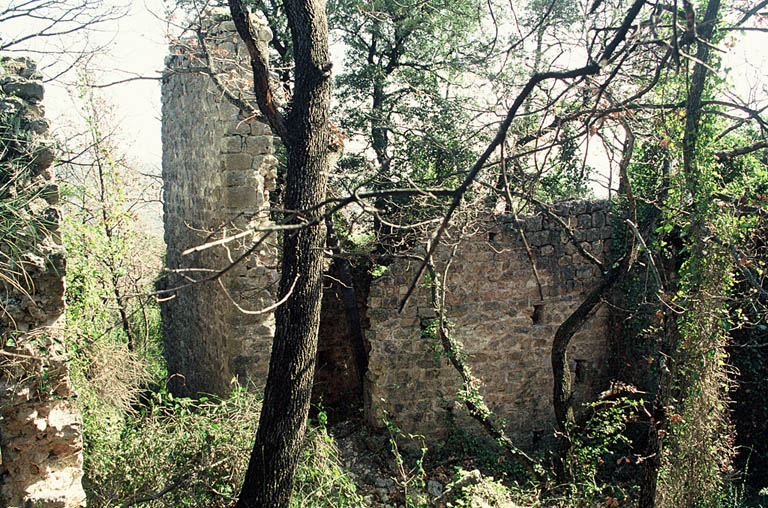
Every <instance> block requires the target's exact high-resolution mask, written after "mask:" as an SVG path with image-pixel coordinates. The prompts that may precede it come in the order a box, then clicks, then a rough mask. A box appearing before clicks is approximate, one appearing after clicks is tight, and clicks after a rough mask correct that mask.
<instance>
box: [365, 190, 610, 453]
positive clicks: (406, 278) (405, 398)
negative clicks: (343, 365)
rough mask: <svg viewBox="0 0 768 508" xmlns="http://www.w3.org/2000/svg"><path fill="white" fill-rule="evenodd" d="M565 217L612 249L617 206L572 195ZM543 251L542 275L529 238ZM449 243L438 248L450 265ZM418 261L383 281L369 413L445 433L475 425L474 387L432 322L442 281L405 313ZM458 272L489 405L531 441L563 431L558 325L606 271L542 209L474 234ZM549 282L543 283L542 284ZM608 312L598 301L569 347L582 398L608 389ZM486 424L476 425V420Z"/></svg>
mask: <svg viewBox="0 0 768 508" xmlns="http://www.w3.org/2000/svg"><path fill="white" fill-rule="evenodd" d="M555 210H556V214H557V215H558V216H560V218H561V219H562V220H563V221H564V222H565V223H567V224H568V225H570V227H571V228H572V230H573V231H574V236H575V238H576V239H577V240H578V241H579V242H580V243H581V245H582V247H584V248H585V250H587V251H588V252H590V253H591V254H593V255H595V256H596V257H598V258H603V257H604V254H605V252H606V246H607V245H609V244H610V238H611V226H610V225H609V222H608V221H609V203H608V202H606V201H599V202H588V201H581V200H576V201H570V202H564V203H561V204H559V205H558V206H557V207H556V209H555ZM521 231H522V233H523V234H524V235H525V237H526V239H527V241H528V242H529V245H530V248H531V254H532V255H533V258H534V260H535V263H536V266H537V271H538V275H539V277H538V281H537V279H536V277H535V276H534V272H533V269H532V266H531V261H530V259H529V257H528V253H527V251H526V249H525V246H524V244H523V241H522V236H521V233H520V232H521ZM448 250H449V249H448V247H444V248H443V247H442V246H441V249H440V250H439V251H438V256H437V259H438V260H439V262H438V263H437V266H436V269H437V271H438V273H443V267H444V264H445V262H446V260H447V254H448ZM417 267H418V265H417V263H416V262H398V263H396V264H394V265H392V266H390V268H389V270H388V272H387V273H386V275H384V276H382V277H380V278H378V279H375V280H374V281H373V282H372V283H371V289H370V297H369V300H368V318H369V320H370V329H368V330H367V331H366V337H367V340H368V343H369V345H370V353H369V360H368V366H369V369H368V373H367V376H366V377H367V387H366V391H365V406H366V416H367V418H368V420H369V422H370V423H372V424H374V425H382V423H381V422H383V416H384V414H386V415H388V417H389V418H391V419H393V420H394V421H395V422H396V423H397V424H398V425H399V426H400V427H401V428H402V429H403V430H405V431H407V432H410V433H419V434H423V435H425V436H426V437H429V438H433V439H434V438H439V437H444V436H445V434H446V432H448V431H449V429H450V428H451V426H452V425H453V424H454V423H458V424H460V425H463V424H468V421H467V418H468V417H466V416H465V411H464V410H463V408H462V404H461V402H460V399H459V398H458V397H457V394H458V393H459V390H460V389H461V388H462V387H461V385H460V379H459V378H458V375H457V374H456V373H455V372H454V371H453V370H452V367H451V366H450V364H449V362H448V360H447V359H446V358H443V357H441V356H440V354H439V353H438V352H439V351H441V350H442V349H441V347H440V345H439V344H438V343H436V341H435V339H433V338H430V336H429V334H428V333H425V329H426V328H427V326H428V325H429V322H430V320H431V319H433V318H434V317H435V313H434V311H433V308H432V303H431V298H430V294H429V291H430V289H429V288H428V287H427V286H426V285H425V284H422V285H420V287H419V289H417V290H416V292H415V293H414V295H413V297H412V298H411V299H410V303H409V305H408V306H406V307H405V309H404V310H403V312H398V304H399V301H400V299H401V298H402V297H403V296H404V295H405V294H406V292H407V290H408V286H409V285H410V283H411V280H412V279H413V277H414V274H415V270H416V268H417ZM447 273H448V276H447V281H446V289H447V292H446V300H445V303H446V318H447V319H448V320H449V321H451V322H452V323H453V325H454V337H455V338H456V339H457V340H459V341H461V342H462V344H463V345H464V348H465V349H464V350H465V352H466V353H467V362H468V364H469V365H470V366H471V368H472V371H473V373H474V374H475V376H476V377H477V378H478V379H479V380H480V382H481V388H480V393H481V394H482V395H483V397H484V399H485V401H486V402H487V403H488V405H489V407H490V408H491V409H493V410H494V411H496V412H497V414H498V415H499V416H502V417H504V418H505V419H506V420H507V423H508V426H507V432H508V433H509V435H510V436H511V437H513V438H514V439H515V442H516V444H518V445H519V446H521V447H523V448H526V449H530V448H533V447H535V446H537V445H542V444H544V443H545V442H548V441H551V438H552V436H553V430H554V423H555V420H554V412H553V409H552V390H553V381H552V368H551V364H550V353H551V350H552V340H553V338H554V335H555V331H556V330H557V327H558V326H559V325H560V324H561V323H562V322H563V321H564V320H565V319H566V318H567V317H568V315H569V313H570V312H572V311H573V310H574V309H575V308H576V307H577V306H578V305H579V303H581V301H582V299H583V298H584V297H585V295H586V293H587V292H588V291H589V290H590V289H592V288H593V287H594V286H596V284H597V282H598V278H599V277H600V274H599V271H598V270H597V268H596V267H595V266H594V265H592V264H591V263H589V262H588V261H587V260H586V259H584V258H583V257H582V256H581V255H580V254H578V252H577V251H576V248H575V247H574V246H573V244H572V243H571V242H570V241H569V239H568V238H567V236H566V234H565V233H564V232H563V231H562V229H561V227H560V226H559V225H558V224H556V223H555V222H553V221H550V220H547V219H545V218H544V217H542V216H541V215H532V216H524V217H520V218H518V221H517V222H516V221H514V219H512V218H509V217H507V218H504V217H498V218H496V219H492V220H488V222H487V223H486V224H485V227H484V228H482V229H481V230H480V231H479V232H477V233H475V234H474V235H472V236H470V237H467V238H465V239H464V240H462V241H461V242H460V243H459V247H458V249H457V251H456V253H455V255H454V256H453V258H452V261H451V264H450V267H449V271H448V272H447ZM539 283H540V284H541V289H539ZM606 318H607V312H606V310H605V309H604V308H603V309H601V310H598V312H597V313H596V315H595V316H593V317H592V318H591V319H590V320H589V321H588V322H587V323H586V324H585V325H584V326H583V327H582V329H581V330H580V331H579V332H578V333H577V334H576V335H575V336H574V338H573V340H572V341H571V345H570V348H569V350H568V356H569V363H570V368H571V375H572V377H573V380H574V390H575V399H576V402H577V403H578V402H581V401H587V400H594V397H595V396H596V395H597V393H598V392H599V391H600V390H601V389H603V388H604V386H603V383H604V381H605V380H604V379H603V378H602V376H601V374H600V373H602V372H605V363H606V360H607V353H608V349H609V348H608V341H607V339H608V337H607V335H608V329H607V319H606ZM472 425H474V424H472Z"/></svg>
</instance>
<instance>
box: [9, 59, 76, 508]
mask: <svg viewBox="0 0 768 508" xmlns="http://www.w3.org/2000/svg"><path fill="white" fill-rule="evenodd" d="M40 80H41V77H40V75H39V74H38V73H37V72H36V71H35V65H34V64H33V63H32V62H31V61H30V60H28V59H24V58H20V59H15V58H7V57H2V58H0V89H2V90H1V93H0V130H2V135H1V136H0V137H1V138H2V141H1V143H2V145H3V146H2V150H0V153H1V155H0V183H1V185H0V200H2V204H3V210H2V212H0V213H2V217H1V220H2V221H3V225H4V227H8V226H9V225H12V226H11V227H12V229H13V230H14V231H15V232H16V233H15V234H14V235H13V237H12V238H13V240H9V236H7V235H6V236H4V240H3V243H0V253H1V255H0V328H1V331H2V335H1V336H0V341H1V342H2V344H1V345H2V349H0V416H1V417H2V418H1V419H0V453H1V455H0V506H8V507H21V506H24V507H26V506H35V507H38V506H40V507H76V506H85V493H84V492H83V488H82V484H81V479H82V476H83V469H82V464H83V457H82V434H81V431H82V421H81V419H80V415H79V413H78V409H77V405H76V403H75V401H74V397H75V394H74V393H73V391H72V387H71V385H70V383H69V373H68V370H67V363H66V354H65V350H64V345H63V343H62V335H63V326H64V273H65V269H66V266H65V258H64V252H63V249H62V246H61V239H60V235H59V233H58V228H59V222H60V213H59V211H58V209H57V208H56V205H57V202H58V188H57V187H56V185H55V183H54V182H53V168H52V166H51V164H52V162H53V158H54V153H53V143H52V142H51V140H50V139H48V136H47V134H48V123H47V121H46V120H45V118H44V116H43V110H42V106H41V105H40V101H41V100H42V97H43V87H42V84H41V81H40ZM12 209H13V210H15V211H16V212H15V213H14V214H13V215H12V216H11V215H9V210H12ZM14 223H15V224H14Z"/></svg>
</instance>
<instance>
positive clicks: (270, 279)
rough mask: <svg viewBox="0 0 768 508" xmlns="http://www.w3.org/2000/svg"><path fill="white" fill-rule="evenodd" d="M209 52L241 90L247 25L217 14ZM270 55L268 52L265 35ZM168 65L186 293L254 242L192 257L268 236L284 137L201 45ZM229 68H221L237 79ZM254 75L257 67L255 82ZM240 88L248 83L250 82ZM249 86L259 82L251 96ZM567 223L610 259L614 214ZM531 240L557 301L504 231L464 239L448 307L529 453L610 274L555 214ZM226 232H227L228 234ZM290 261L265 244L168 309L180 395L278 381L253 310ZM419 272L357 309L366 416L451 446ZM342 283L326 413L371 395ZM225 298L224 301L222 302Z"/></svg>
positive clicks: (585, 373) (581, 213)
mask: <svg viewBox="0 0 768 508" xmlns="http://www.w3.org/2000/svg"><path fill="white" fill-rule="evenodd" d="M212 19H213V22H212V24H211V26H210V28H211V30H210V31H211V32H212V33H213V39H212V41H211V42H210V46H209V53H210V54H215V55H220V56H221V55H223V59H224V60H226V59H227V58H228V59H229V61H230V62H231V65H232V68H231V72H230V73H229V74H228V76H230V77H233V80H234V81H235V82H237V80H242V79H243V78H242V77H243V76H245V75H247V67H248V66H247V65H241V70H238V69H236V68H235V66H236V65H237V64H238V63H239V64H242V63H244V62H243V60H242V59H243V58H244V55H243V53H242V51H243V50H242V49H241V48H239V46H238V45H237V44H236V43H234V42H233V41H234V40H236V36H235V34H234V32H233V30H234V26H233V25H232V22H231V21H230V20H229V19H228V17H227V16H226V15H224V14H222V15H220V16H218V17H217V16H216V15H214V16H213V18H212ZM258 32H259V33H260V38H261V39H262V41H261V43H265V42H266V41H267V40H268V39H269V36H270V34H269V32H268V30H266V29H263V28H262V29H259V30H258ZM174 51H175V53H176V54H174V55H173V56H171V57H170V58H169V59H168V71H167V73H166V76H165V78H164V82H163V118H164V121H163V144H164V155H163V177H164V182H165V183H164V185H165V187H164V189H165V228H166V243H167V245H168V254H167V266H168V268H169V269H170V270H172V271H176V272H177V273H176V274H175V275H174V276H173V277H169V278H168V280H167V281H166V285H167V287H174V286H175V285H180V284H184V283H185V278H184V275H192V276H194V277H198V278H199V277H200V275H199V272H198V273H196V272H179V271H180V270H184V269H190V270H194V269H200V268H205V269H207V270H216V269H220V268H222V267H224V266H226V265H227V264H228V263H229V261H230V260H231V259H232V258H234V257H236V256H237V255H238V254H239V253H240V252H242V249H243V248H244V247H245V246H247V245H248V244H249V242H250V241H252V238H250V237H247V238H245V240H244V242H243V243H242V244H235V243H228V244H227V249H225V248H223V247H221V246H217V247H215V248H211V249H206V250H203V251H199V252H196V253H194V254H191V255H187V256H182V255H181V253H182V252H183V251H184V250H185V249H188V248H190V247H193V246H195V245H200V244H203V243H206V242H210V241H213V240H216V239H218V238H221V237H223V236H226V235H227V234H233V233H236V232H238V231H242V230H243V229H247V228H248V227H249V226H252V225H253V224H256V225H266V224H268V216H267V214H266V213H265V212H264V207H266V206H268V195H267V191H268V190H269V189H271V184H272V182H273V181H274V165H275V163H276V160H275V158H274V157H273V155H272V153H273V150H274V148H273V140H274V138H273V137H272V136H271V135H270V134H269V130H268V128H267V126H266V125H265V124H264V123H262V122H261V121H260V120H258V119H252V118H244V117H243V115H242V113H240V112H239V111H238V110H237V108H235V107H233V106H232V105H231V104H230V103H229V102H228V101H227V100H226V99H225V98H224V97H223V96H222V94H221V92H220V91H219V89H218V88H216V87H215V86H214V85H213V84H212V82H211V80H210V78H209V77H208V76H206V75H204V74H195V73H194V72H191V70H190V69H191V68H194V67H195V66H199V65H200V61H199V59H200V55H199V54H198V53H196V52H195V49H194V48H186V49H185V50H183V51H181V50H178V49H174ZM226 65H227V64H226V62H225V63H224V64H223V67H222V68H224V69H226ZM242 68H245V70H242ZM237 76H240V77H237ZM248 86H250V85H248ZM558 213H559V214H560V215H561V216H562V217H563V218H564V219H565V220H566V221H567V222H569V223H570V225H571V226H572V227H573V229H574V231H575V234H576V236H577V238H578V239H579V241H580V242H584V243H585V246H586V248H588V249H589V250H591V251H592V252H593V253H595V254H596V255H597V256H602V255H603V252H604V250H605V242H606V240H608V239H609V238H610V235H611V228H610V227H609V226H608V225H607V213H608V204H607V203H605V202H598V203H589V202H583V201H577V202H571V203H566V204H562V205H560V206H559V208H558ZM521 227H522V229H523V230H524V232H525V235H526V237H527V238H528V240H529V242H530V244H531V245H532V248H533V255H534V257H535V259H536V263H537V266H538V269H539V274H540V281H541V284H542V290H543V298H540V295H539V289H538V286H537V283H536V281H535V279H534V276H533V272H532V270H531V266H530V261H529V259H528V256H527V254H526V252H525V250H524V248H523V245H522V243H521V240H520V234H519V232H518V229H517V228H516V227H513V226H512V225H510V224H509V222H504V221H503V220H501V219H499V220H497V221H496V222H492V223H489V224H487V225H486V226H485V227H484V229H483V230H482V232H481V233H479V234H477V235H475V236H474V237H473V238H469V239H467V240H465V241H464V242H463V243H462V245H461V248H460V249H459V250H458V253H457V257H456V259H455V260H454V261H453V264H452V266H453V268H452V270H451V274H450V277H449V281H448V288H449V293H448V300H447V303H448V309H449V315H450V319H451V320H452V321H453V322H454V323H455V324H456V335H457V337H458V338H460V339H461V340H462V341H463V342H464V343H465V346H466V348H467V351H468V352H469V361H470V363H471V364H472V365H473V368H474V372H476V373H477V374H478V377H480V378H482V379H483V381H484V382H485V386H484V388H483V393H484V394H485V396H486V398H487V401H488V402H489V404H490V405H491V407H493V408H494V409H496V410H498V411H499V413H500V414H501V415H503V416H505V417H506V418H507V419H508V420H509V422H510V431H511V434H512V435H513V436H514V437H515V438H516V439H517V441H518V442H520V443H521V444H522V445H523V446H525V447H530V446H533V445H535V444H536V443H537V442H538V441H540V440H542V439H545V438H547V437H548V436H551V434H552V430H553V426H552V424H553V416H552V409H551V407H552V404H551V398H552V386H551V385H552V381H551V380H552V374H551V369H550V359H549V355H550V346H551V341H552V338H553V336H554V333H555V330H556V328H557V326H559V325H560V323H562V321H563V320H564V319H565V318H566V317H567V316H568V314H569V312H570V311H571V310H572V309H574V308H575V306H576V305H578V304H579V303H580V302H581V300H582V298H583V296H584V295H585V293H586V292H587V291H588V290H589V289H590V288H591V287H592V286H593V285H594V284H595V282H596V280H597V277H598V276H599V274H598V273H597V270H596V268H595V267H593V266H592V265H591V264H589V263H587V262H586V261H585V260H584V259H581V256H579V255H578V254H577V253H576V249H575V248H574V247H573V246H572V245H570V244H569V243H568V242H567V241H566V237H565V235H564V233H562V232H561V231H560V229H559V228H558V227H557V226H556V225H555V224H553V223H551V222H550V221H548V220H545V219H544V218H542V217H541V216H530V217H525V218H523V219H522V220H521ZM222 229H223V230H225V231H222ZM275 259H276V249H275V246H274V244H265V245H264V248H263V249H261V250H260V252H259V253H258V254H257V255H254V256H252V257H251V258H249V259H248V261H247V262H245V263H244V264H242V265H238V266H237V267H235V268H234V269H233V270H231V271H230V272H228V273H227V274H226V275H225V276H224V277H222V279H221V283H222V284H221V285H219V284H218V282H213V283H211V282H209V283H205V284H202V285H196V286H194V287H192V288H188V289H184V290H179V291H176V293H175V295H174V298H172V299H170V300H168V301H166V302H165V303H163V322H164V326H165V340H166V349H167V356H168V362H169V370H170V372H171V373H178V374H180V376H178V377H177V378H176V381H175V382H174V383H173V387H174V389H176V390H177V391H180V392H181V393H185V394H194V393H196V392H216V393H224V392H226V391H227V389H228V383H229V381H230V379H232V378H233V377H236V378H238V379H239V380H240V382H241V383H243V382H246V381H248V380H250V381H253V382H255V383H256V384H257V386H261V385H262V384H263V382H264V380H265V378H266V376H265V374H266V370H267V367H268V354H269V344H270V342H271V340H272V336H273V332H274V322H273V317H272V315H271V314H262V315H246V314H243V313H241V312H239V311H238V310H237V309H236V307H235V305H234V303H233V301H232V300H230V298H229V296H228V295H227V293H228V294H229V295H231V296H232V299H233V300H234V301H235V302H237V303H238V304H239V305H242V306H245V307H248V308H251V309H259V308H263V307H265V306H267V305H269V304H270V303H272V301H273V299H272V293H271V291H270V290H271V288H272V285H273V284H274V281H275V280H276V278H277V275H276V271H275V269H274V265H275ZM413 270H414V266H413V265H409V264H407V263H405V262H399V263H395V264H394V265H392V266H391V267H390V269H389V273H388V274H387V275H386V276H384V277H382V278H379V279H377V280H376V281H374V282H373V284H372V286H371V288H370V297H368V296H367V289H368V287H367V282H366V283H364V284H358V285H359V287H357V288H356V290H357V291H358V297H359V298H361V300H364V301H360V302H359V303H360V305H359V308H360V309H361V310H362V311H363V312H362V314H363V318H364V324H365V326H368V325H367V321H366V319H367V318H366V317H365V311H366V309H367V312H368V314H367V316H368V318H370V327H369V328H368V329H367V330H366V337H365V339H366V343H367V347H368V348H369V350H370V352H369V358H368V361H369V370H368V372H367V374H366V383H367V387H366V389H365V390H364V391H365V394H364V395H363V398H364V399H365V403H366V406H367V417H368V419H369V421H370V422H371V423H373V424H374V425H380V424H381V423H382V419H381V416H382V413H383V412H385V411H386V412H387V413H389V415H390V418H392V419H393V420H395V422H396V423H397V424H398V425H400V426H401V427H402V428H403V429H405V430H407V431H409V432H422V433H425V434H430V435H433V436H441V435H445V433H446V431H447V429H448V427H449V423H448V422H449V420H450V419H451V418H459V419H461V418H462V417H461V416H460V415H461V414H462V412H461V411H458V412H456V411H454V409H455V408H456V392H457V390H458V388H459V386H458V383H457V376H456V375H455V374H454V373H453V372H452V371H451V369H450V368H448V366H447V362H446V360H444V359H443V360H440V359H439V358H437V360H436V359H435V350H434V345H433V344H431V343H430V342H429V341H428V340H425V339H423V338H422V328H423V327H424V326H425V325H426V323H427V322H428V320H429V318H430V317H431V316H432V308H431V304H430V302H429V300H428V297H427V296H428V295H427V293H426V291H427V289H425V288H422V289H421V290H419V292H417V294H416V295H414V298H413V300H412V301H411V303H410V305H409V306H408V307H407V308H406V309H405V311H404V312H403V313H398V312H397V310H396V309H397V302H398V299H399V298H401V297H402V296H403V294H404V293H405V291H406V288H407V287H408V285H409V284H410V280H411V277H412V276H413ZM337 279H338V277H334V276H333V275H332V274H329V276H328V277H327V278H326V291H325V294H324V297H323V311H322V319H321V330H320V344H319V352H318V360H317V375H316V379H315V388H314V390H313V397H314V398H315V400H320V399H322V400H323V401H324V402H325V403H326V404H333V403H339V404H344V405H350V404H352V403H354V402H355V401H354V400H352V399H355V398H357V399H358V401H359V397H360V390H359V383H358V379H359V377H358V374H357V372H356V366H355V360H354V354H353V346H352V341H351V339H350V337H349V332H348V330H347V329H346V317H345V315H344V312H343V308H344V307H343V305H342V304H341V301H340V299H339V291H338V290H339V286H338V285H337V283H336V282H335V281H336V280H337ZM222 286H223V288H226V292H225V291H224V290H223V289H222ZM605 318H606V311H605V310H604V309H603V310H601V311H599V312H598V313H597V315H596V316H594V317H593V318H592V319H591V320H590V322H589V323H588V324H587V325H586V326H585V327H584V328H583V329H582V330H581V331H580V332H579V333H578V334H577V335H576V337H575V338H574V340H573V343H572V346H571V349H570V363H571V369H572V370H573V375H574V379H575V385H576V393H577V398H578V399H579V400H581V399H584V398H591V397H592V396H593V395H594V394H595V393H596V392H597V391H598V390H599V389H601V388H602V386H601V382H602V379H600V378H599V376H598V373H599V372H603V368H602V367H603V364H604V363H605V361H606V359H605V356H604V355H605V353H606V351H607V347H606V341H607V337H606V330H607V329H606V321H605Z"/></svg>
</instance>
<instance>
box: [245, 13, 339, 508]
mask: <svg viewBox="0 0 768 508" xmlns="http://www.w3.org/2000/svg"><path fill="white" fill-rule="evenodd" d="M284 4H285V10H286V14H287V15H288V24H289V26H290V29H291V35H292V38H293V47H294V55H295V60H296V62H295V63H296V67H295V75H296V82H295V86H294V90H293V99H292V101H291V105H290V109H289V111H288V113H287V114H286V115H285V116H283V115H281V114H280V113H279V112H277V111H276V108H275V105H274V103H272V102H271V95H270V94H267V97H266V98H265V97H264V96H263V94H262V96H261V97H260V98H259V107H260V109H261V111H262V113H263V114H264V115H265V116H266V117H267V120H268V121H269V123H270V125H271V126H272V128H273V130H274V131H275V132H276V133H277V134H278V135H279V136H280V137H281V138H282V140H283V143H284V144H285V148H286V155H287V169H286V183H285V193H284V199H283V208H284V209H285V210H286V212H285V214H286V218H285V221H284V223H285V226H286V228H287V229H286V230H285V232H284V236H283V253H282V273H281V278H280V286H279V295H278V296H279V299H282V298H284V297H286V295H287V299H286V301H285V302H284V303H283V304H282V305H281V306H280V307H278V309H277V311H276V330H275V339H274V342H273V345H272V356H271V359H270V364H269V375H268V376H267V383H266V387H265V392H264V403H263V407H262V412H261V417H260V419H259V428H258V431H257V432H256V442H255V444H254V447H253V451H252V453H251V458H250V462H249V464H248V470H247V472H246V475H245V480H244V482H243V488H242V490H241V492H240V499H239V501H238V503H237V506H238V507H239V508H245V507H260V508H261V507H265V508H266V507H270V508H280V507H286V506H288V502H289V499H290V495H291V490H292V488H293V476H294V473H295V470H296V465H297V463H298V458H299V453H300V451H301V446H302V441H303V438H304V431H305V426H306V420H307V414H308V412H309V401H310V395H311V391H312V380H313V377H314V371H315V357H316V354H317V336H318V327H319V324H320V302H321V296H322V259H323V246H324V242H325V227H324V223H323V220H322V214H323V207H322V206H320V203H322V202H323V201H324V200H325V192H326V180H327V174H328V168H329V159H328V156H329V152H328V144H329V129H328V114H329V108H330V88H331V81H330V59H329V55H328V27H327V20H326V13H325V2H324V1H323V0H294V1H292V0H286V1H285V2H284ZM230 8H231V11H232V15H233V18H234V21H235V24H236V26H237V28H238V32H239V33H240V35H241V36H242V37H243V39H244V40H245V42H246V46H247V47H248V49H249V53H250V54H251V60H252V62H253V69H254V82H255V86H256V90H257V93H258V92H259V87H260V86H261V87H262V88H263V89H264V90H267V91H268V90H269V80H268V73H267V72H265V69H266V63H265V62H264V61H263V55H259V54H257V51H256V49H252V47H251V45H250V44H249V43H251V42H253V37H252V34H250V36H249V31H250V28H249V26H248V22H247V19H248V18H247V13H246V12H245V10H244V9H243V6H242V3H241V1H240V0H230ZM249 39H250V41H249ZM253 47H254V48H255V45H253ZM260 58H261V60H260ZM291 226H295V228H291Z"/></svg>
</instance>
